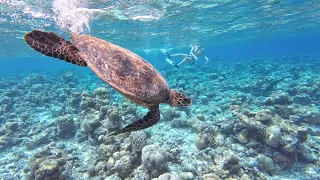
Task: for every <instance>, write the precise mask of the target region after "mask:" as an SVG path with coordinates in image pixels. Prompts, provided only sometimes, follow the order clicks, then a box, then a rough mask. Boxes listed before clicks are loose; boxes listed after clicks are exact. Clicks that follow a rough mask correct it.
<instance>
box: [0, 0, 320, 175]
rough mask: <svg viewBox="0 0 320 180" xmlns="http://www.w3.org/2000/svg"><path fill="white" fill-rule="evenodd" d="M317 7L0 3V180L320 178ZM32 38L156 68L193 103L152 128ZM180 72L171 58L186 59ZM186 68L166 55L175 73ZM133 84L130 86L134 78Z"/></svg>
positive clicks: (100, 0)
mask: <svg viewBox="0 0 320 180" xmlns="http://www.w3.org/2000/svg"><path fill="white" fill-rule="evenodd" d="M319 6H320V1H318V0H311V1H302V0H293V1H287V0H257V1H238V0H225V1H222V0H212V1H197V0H196V1H178V0H174V1H162V0H159V1H158V0H157V1H143V0H141V1H126V0H123V1H122V0H121V1H104V0H94V1H93V0H73V1H68V0H53V1H42V0H36V1H35V0H32V1H31V0H24V1H22V0H21V1H20V0H4V1H2V2H0V31H1V34H0V47H1V48H0V125H1V128H0V177H1V179H145V180H148V179H158V180H164V179H182V180H192V179H201V180H202V179H204V180H209V179H210V180H211V179H241V180H244V179H320V176H319V169H320V161H319V149H320V148H319V142H320V74H319V72H320V60H319V57H320V54H319V52H320V43H319V41H320V31H319V28H320V24H319V22H320V7H319ZM32 30H41V31H52V32H54V33H56V34H58V35H60V36H61V37H63V38H65V39H67V40H70V36H69V31H71V32H75V33H81V34H89V35H91V36H94V37H98V38H101V39H104V40H106V41H109V42H111V43H114V44H116V45H119V46H121V47H124V48H126V49H128V50H130V51H132V52H134V53H136V54H138V55H139V56H141V57H142V58H144V59H145V60H146V61H148V62H149V63H151V64H152V65H153V66H154V67H155V68H156V69H157V70H158V71H159V73H161V75H162V76H163V77H164V79H166V81H167V83H168V85H169V87H170V88H171V89H174V90H177V91H179V92H182V93H184V94H186V95H188V96H189V97H190V98H191V99H192V105H191V106H187V107H173V106H169V105H168V104H165V103H164V104H161V105H160V114H161V117H160V122H159V123H157V124H155V125H154V126H152V127H150V128H147V129H144V130H140V131H136V132H131V133H124V134H121V135H118V136H108V134H109V133H111V132H114V131H116V130H119V129H121V128H122V127H123V126H124V125H127V124H131V123H132V122H134V121H135V120H138V119H141V118H142V117H144V116H145V115H146V114H147V112H148V109H147V108H145V107H143V106H141V105H138V104H136V103H134V102H132V101H129V100H128V99H126V98H125V97H124V96H122V95H121V94H120V93H119V92H117V91H116V90H114V89H113V88H112V87H111V86H109V85H108V84H107V83H105V82H104V81H103V80H101V79H99V78H98V77H97V75H96V74H95V73H94V72H93V71H92V70H90V68H88V67H79V66H76V65H73V64H69V63H66V62H64V61H62V60H57V59H54V58H51V57H47V56H42V55H41V54H40V53H39V52H36V51H34V50H32V49H31V48H30V47H29V46H28V45H27V44H26V43H25V42H24V40H23V37H24V35H25V34H26V33H28V32H30V31H32ZM196 45H201V46H202V47H204V55H205V56H206V57H208V59H209V62H208V63H206V61H205V59H204V57H202V56H199V57H198V60H197V61H196V62H195V63H193V64H192V63H184V64H181V65H180V66H179V68H176V67H175V66H172V65H171V64H169V63H167V61H166V55H165V52H167V53H168V54H170V55H174V54H176V53H184V54H187V55H188V54H189V52H190V49H191V47H192V46H196ZM182 59H183V58H178V57H172V58H171V60H172V61H174V62H175V63H179V62H180V61H181V60H182ZM126 78H130V77H129V76H128V77H126Z"/></svg>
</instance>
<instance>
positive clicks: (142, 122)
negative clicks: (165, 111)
mask: <svg viewBox="0 0 320 180" xmlns="http://www.w3.org/2000/svg"><path fill="white" fill-rule="evenodd" d="M159 120H160V111H159V106H158V105H157V106H154V107H152V108H150V111H149V112H148V114H147V115H145V116H144V117H143V118H142V119H139V120H138V121H135V122H133V123H132V124H129V125H127V126H126V127H124V128H123V129H121V130H119V131H116V132H113V133H110V134H109V136H114V135H118V134H121V133H126V132H132V131H137V130H141V129H145V128H148V127H151V126H153V125H155V124H156V123H157V122H159Z"/></svg>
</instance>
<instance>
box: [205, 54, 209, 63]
mask: <svg viewBox="0 0 320 180" xmlns="http://www.w3.org/2000/svg"><path fill="white" fill-rule="evenodd" d="M204 59H205V60H206V64H207V63H208V62H209V59H208V58H207V56H204Z"/></svg>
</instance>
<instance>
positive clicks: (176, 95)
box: [168, 90, 192, 106]
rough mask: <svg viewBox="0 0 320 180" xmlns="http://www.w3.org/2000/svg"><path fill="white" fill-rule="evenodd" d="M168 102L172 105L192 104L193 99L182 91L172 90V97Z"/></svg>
mask: <svg viewBox="0 0 320 180" xmlns="http://www.w3.org/2000/svg"><path fill="white" fill-rule="evenodd" d="M168 104H169V105H171V106H191V105H192V100H191V99H190V97H189V96H187V95H185V94H183V93H181V92H177V91H174V90H170V98H169V100H168Z"/></svg>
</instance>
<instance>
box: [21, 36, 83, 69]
mask: <svg viewBox="0 0 320 180" xmlns="http://www.w3.org/2000/svg"><path fill="white" fill-rule="evenodd" d="M24 40H25V41H26V43H27V44H28V45H29V46H30V47H31V48H32V49H34V50H36V51H38V52H40V53H42V54H43V55H46V56H50V57H54V58H58V59H61V60H65V61H66V62H70V63H72V64H77V65H79V66H87V63H86V62H85V61H84V60H83V59H82V58H81V57H80V56H79V54H78V52H79V50H78V49H77V48H76V47H75V46H73V45H72V43H71V42H70V41H66V40H65V39H63V38H62V37H60V36H58V35H56V34H54V33H53V32H43V31H38V30H33V31H32V32H29V33H27V34H26V35H25V36H24Z"/></svg>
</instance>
